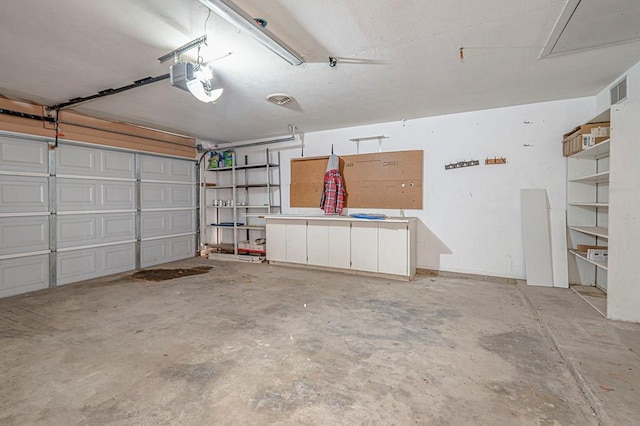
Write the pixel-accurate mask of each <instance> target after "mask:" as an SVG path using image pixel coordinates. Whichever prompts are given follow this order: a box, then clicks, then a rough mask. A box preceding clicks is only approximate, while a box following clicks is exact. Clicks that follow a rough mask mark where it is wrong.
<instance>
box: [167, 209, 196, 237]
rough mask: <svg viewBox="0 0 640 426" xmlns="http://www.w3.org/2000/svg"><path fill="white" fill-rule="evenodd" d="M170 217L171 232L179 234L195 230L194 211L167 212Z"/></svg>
mask: <svg viewBox="0 0 640 426" xmlns="http://www.w3.org/2000/svg"><path fill="white" fill-rule="evenodd" d="M167 214H168V215H169V216H170V219H171V233H172V234H181V233H187V232H195V231H196V213H195V211H193V210H191V211H175V212H167Z"/></svg>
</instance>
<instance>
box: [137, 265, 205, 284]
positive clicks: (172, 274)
mask: <svg viewBox="0 0 640 426" xmlns="http://www.w3.org/2000/svg"><path fill="white" fill-rule="evenodd" d="M212 269H213V268H212V267H210V266H195V267H193V268H188V269H185V268H177V269H144V270H142V271H138V272H136V273H135V274H133V275H132V277H133V278H135V279H137V280H145V281H156V282H157V281H166V280H173V279H176V278H182V277H188V276H191V275H200V274H206V273H207V272H209V271H210V270H212Z"/></svg>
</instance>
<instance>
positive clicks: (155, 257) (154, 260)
mask: <svg viewBox="0 0 640 426" xmlns="http://www.w3.org/2000/svg"><path fill="white" fill-rule="evenodd" d="M168 258H169V256H167V244H166V241H165V240H152V241H142V242H141V243H140V266H142V267H143V268H144V267H147V266H151V265H157V264H159V263H164V262H168V261H167V260H164V259H168Z"/></svg>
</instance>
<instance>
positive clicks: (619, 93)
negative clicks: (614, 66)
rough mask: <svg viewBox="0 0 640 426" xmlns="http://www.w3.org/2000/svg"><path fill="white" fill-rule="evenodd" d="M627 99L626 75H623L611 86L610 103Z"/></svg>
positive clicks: (613, 103)
mask: <svg viewBox="0 0 640 426" xmlns="http://www.w3.org/2000/svg"><path fill="white" fill-rule="evenodd" d="M625 99H627V77H626V76H625V77H624V78H623V79H622V80H620V81H619V82H618V83H617V84H616V85H615V86H613V87H612V88H611V105H615V104H617V103H618V102H620V101H624V100H625Z"/></svg>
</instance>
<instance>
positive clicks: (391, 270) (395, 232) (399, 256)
mask: <svg viewBox="0 0 640 426" xmlns="http://www.w3.org/2000/svg"><path fill="white" fill-rule="evenodd" d="M408 226H409V225H408V224H406V223H384V222H380V223H378V272H381V273H385V274H395V275H407V274H408V273H409V270H408V268H409V264H408V262H407V261H406V260H407V259H408V258H409V232H407V228H408Z"/></svg>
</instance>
